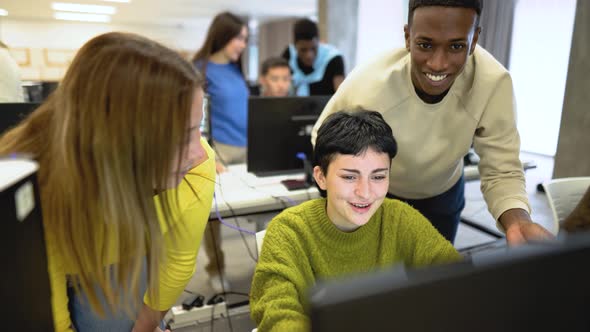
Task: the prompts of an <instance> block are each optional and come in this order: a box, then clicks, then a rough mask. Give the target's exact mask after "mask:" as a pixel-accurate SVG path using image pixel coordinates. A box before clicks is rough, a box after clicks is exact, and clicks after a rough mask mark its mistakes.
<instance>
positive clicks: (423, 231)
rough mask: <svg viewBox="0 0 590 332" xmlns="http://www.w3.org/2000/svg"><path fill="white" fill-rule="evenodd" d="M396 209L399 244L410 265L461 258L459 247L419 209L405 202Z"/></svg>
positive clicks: (424, 264) (418, 265)
mask: <svg viewBox="0 0 590 332" xmlns="http://www.w3.org/2000/svg"><path fill="white" fill-rule="evenodd" d="M396 210H397V211H395V212H394V213H395V215H396V217H397V218H399V220H398V222H397V224H398V225H399V228H398V230H397V232H396V233H397V237H398V241H397V246H398V250H399V251H400V252H402V255H403V257H404V258H405V259H406V263H407V264H408V265H409V266H412V267H420V266H429V265H433V264H443V263H451V262H456V261H459V260H461V255H460V254H459V252H457V249H455V247H453V245H452V244H451V243H450V242H449V241H447V239H445V238H444V237H443V236H442V235H441V234H440V233H439V232H438V231H437V230H436V228H434V226H432V224H431V223H430V222H429V221H428V219H426V217H424V216H423V215H422V214H421V213H420V212H419V211H418V210H416V209H414V208H413V207H411V206H409V205H407V204H405V203H400V204H399V206H396Z"/></svg>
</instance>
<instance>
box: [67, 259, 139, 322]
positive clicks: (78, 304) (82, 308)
mask: <svg viewBox="0 0 590 332" xmlns="http://www.w3.org/2000/svg"><path fill="white" fill-rule="evenodd" d="M146 266H147V264H146V263H144V264H143V265H142V270H141V274H140V280H139V292H138V296H139V298H138V299H136V300H137V303H136V305H134V303H133V302H132V303H127V304H126V305H124V304H121V305H120V308H126V307H128V308H131V312H133V313H135V314H134V315H132V316H128V315H127V313H126V312H125V310H124V309H121V310H120V312H111V310H110V309H109V307H108V306H107V301H106V299H105V297H104V295H103V294H102V293H101V292H100V290H99V289H98V287H96V288H95V289H96V291H97V293H98V297H99V301H100V303H101V305H102V308H103V309H104V310H105V311H106V315H105V316H104V317H100V316H99V315H98V314H97V313H95V312H94V311H93V310H92V308H91V307H90V304H89V303H88V300H87V299H86V296H85V295H84V294H83V293H76V291H75V289H74V287H73V286H71V287H68V299H69V301H68V307H69V310H70V319H71V321H72V324H73V327H74V328H75V330H76V331H81V332H86V331H91V332H94V331H97V332H98V331H112V332H119V331H121V332H123V331H125V332H128V331H131V329H133V325H134V324H135V317H137V313H138V312H139V310H140V309H141V306H142V305H143V294H145V291H146V289H147V269H146ZM120 291H121V292H124V291H126V290H124V289H121V290H120Z"/></svg>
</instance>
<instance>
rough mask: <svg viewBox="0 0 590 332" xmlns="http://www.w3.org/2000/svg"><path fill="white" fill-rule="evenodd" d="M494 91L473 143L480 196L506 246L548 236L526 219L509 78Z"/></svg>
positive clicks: (527, 205) (527, 213)
mask: <svg viewBox="0 0 590 332" xmlns="http://www.w3.org/2000/svg"><path fill="white" fill-rule="evenodd" d="M494 88H495V90H494V92H493V93H492V95H491V96H490V98H489V100H487V106H486V108H485V110H484V111H483V114H482V116H481V119H480V123H479V124H478V129H477V131H476V133H475V136H474V140H473V146H474V149H475V151H476V152H477V154H478V155H479V156H480V162H479V166H478V167H479V173H480V174H481V190H482V193H483V195H484V198H485V200H486V203H487V205H488V208H489V210H490V212H491V213H492V215H493V216H494V218H495V219H496V220H498V221H499V223H500V226H501V227H500V228H501V229H502V227H503V230H505V232H506V239H507V241H508V243H509V244H518V243H522V242H524V241H527V240H533V239H538V238H544V237H548V236H551V234H550V233H549V232H548V231H547V230H545V229H544V228H543V227H541V226H539V225H538V224H535V223H533V222H532V220H531V218H530V215H529V213H530V206H529V203H528V198H527V195H526V188H525V179H524V171H523V169H522V164H521V163H520V159H519V153H520V137H519V135H518V131H517V128H516V112H515V106H514V93H513V88H512V80H511V78H510V76H509V75H508V74H505V75H503V76H502V77H500V78H499V80H498V83H497V84H496V85H495V87H494Z"/></svg>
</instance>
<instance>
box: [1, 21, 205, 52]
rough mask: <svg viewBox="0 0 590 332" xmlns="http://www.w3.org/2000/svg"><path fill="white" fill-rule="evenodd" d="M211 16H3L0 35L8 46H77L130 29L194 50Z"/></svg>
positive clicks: (181, 47)
mask: <svg viewBox="0 0 590 332" xmlns="http://www.w3.org/2000/svg"><path fill="white" fill-rule="evenodd" d="M210 21H211V18H203V19H202V20H195V23H194V25H190V26H177V27H172V26H159V25H155V24H154V25H117V24H99V23H77V22H66V21H63V22H62V21H49V20H47V21H35V20H15V19H7V18H3V19H2V21H0V31H1V35H0V39H2V41H4V43H6V44H7V45H9V46H10V47H29V48H53V49H78V48H80V46H82V45H83V44H84V43H85V42H86V41H88V40H89V39H91V38H92V37H94V36H96V35H99V34H102V33H105V32H109V31H125V32H133V33H137V34H140V35H143V36H146V37H148V38H152V39H155V40H157V41H159V42H161V43H163V44H165V45H167V46H169V47H171V48H174V49H182V50H193V51H194V50H197V49H198V48H199V47H200V46H201V44H202V42H203V40H204V38H205V34H206V33H207V28H208V26H209V23H210Z"/></svg>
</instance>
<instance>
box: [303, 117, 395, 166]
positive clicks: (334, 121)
mask: <svg viewBox="0 0 590 332" xmlns="http://www.w3.org/2000/svg"><path fill="white" fill-rule="evenodd" d="M368 148H372V149H373V150H375V151H376V152H380V153H387V154H388V155H389V158H390V159H393V158H394V157H395V155H396V154H397V143H396V141H395V138H394V137H393V131H392V130H391V127H390V126H389V125H388V124H387V123H386V122H385V120H384V119H383V116H382V115H381V114H380V113H379V112H375V111H365V110H362V111H355V112H346V111H341V112H336V113H334V114H332V115H330V116H328V117H327V118H326V119H325V120H324V122H323V123H322V125H321V126H320V129H319V130H318V134H317V138H316V143H315V147H314V151H313V165H314V166H320V168H321V170H322V172H323V173H324V174H327V171H328V165H330V162H331V161H332V159H333V158H334V157H335V155H336V154H349V155H353V156H358V155H360V154H362V153H364V152H365V151H367V149H368Z"/></svg>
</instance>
